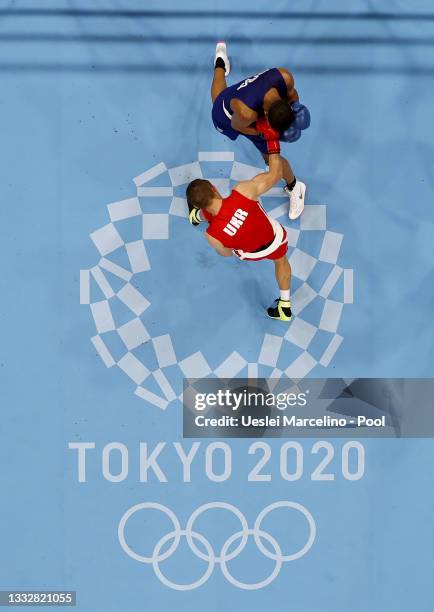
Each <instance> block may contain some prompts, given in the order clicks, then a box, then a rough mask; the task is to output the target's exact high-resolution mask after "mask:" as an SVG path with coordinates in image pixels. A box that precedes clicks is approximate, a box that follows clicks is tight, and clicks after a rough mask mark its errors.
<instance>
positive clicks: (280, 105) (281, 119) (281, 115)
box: [268, 100, 294, 134]
mask: <svg viewBox="0 0 434 612" xmlns="http://www.w3.org/2000/svg"><path fill="white" fill-rule="evenodd" d="M293 121H294V113H293V112H292V109H291V107H290V106H289V104H288V102H285V100H276V102H273V104H272V105H271V106H270V108H269V110H268V122H269V124H270V125H271V127H272V128H274V129H275V130H277V131H278V132H280V133H281V134H282V132H284V131H285V130H287V129H288V128H289V126H290V125H291V123H292V122H293Z"/></svg>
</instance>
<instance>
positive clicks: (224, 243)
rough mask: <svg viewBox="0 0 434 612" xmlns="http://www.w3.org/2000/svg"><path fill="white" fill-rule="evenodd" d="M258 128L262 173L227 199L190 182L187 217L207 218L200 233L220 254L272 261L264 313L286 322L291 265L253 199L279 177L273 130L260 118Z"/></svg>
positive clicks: (273, 224) (282, 236) (277, 229)
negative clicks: (271, 287) (263, 147)
mask: <svg viewBox="0 0 434 612" xmlns="http://www.w3.org/2000/svg"><path fill="white" fill-rule="evenodd" d="M259 127H260V129H261V133H262V134H263V135H264V138H265V140H266V142H267V150H268V155H269V170H268V172H264V173H261V174H258V175H257V176H255V177H254V178H253V179H251V180H250V181H243V182H241V183H238V185H235V187H234V188H233V190H232V192H231V194H230V195H229V197H227V198H223V197H222V196H221V195H220V193H219V192H218V191H217V189H216V188H215V187H214V186H213V185H212V184H211V183H210V182H209V181H207V180H205V179H196V180H194V181H192V182H191V183H190V184H189V185H188V187H187V202H188V208H189V220H190V223H192V225H198V224H199V223H200V222H201V221H207V222H208V228H207V230H206V232H205V237H206V239H207V240H208V242H209V244H210V245H211V246H212V247H213V248H214V249H215V250H216V251H217V253H218V254H219V255H222V256H223V257H231V256H232V255H235V256H236V257H239V258H240V259H244V260H247V261H259V260H261V259H271V260H272V261H274V266H275V274H276V279H277V283H278V285H279V289H280V297H279V298H278V299H277V300H275V302H274V305H273V306H270V308H267V314H268V316H269V317H271V318H273V319H279V320H281V321H290V320H291V302H290V285H291V266H290V264H289V261H288V258H287V257H286V253H287V250H288V240H287V236H286V231H285V229H284V228H283V227H282V225H280V223H278V222H277V221H276V220H275V219H272V218H271V217H269V216H268V215H267V214H266V212H265V211H264V210H263V208H262V206H261V205H260V203H259V202H258V198H259V197H260V196H261V195H262V194H264V193H265V192H266V191H268V190H269V189H271V187H273V186H274V185H275V184H276V183H277V182H278V181H279V180H281V178H282V172H283V168H282V158H281V157H280V146H279V140H278V138H279V133H278V132H276V131H275V130H273V129H272V128H271V127H270V125H269V124H268V121H267V120H266V119H262V120H261V123H260V126H259Z"/></svg>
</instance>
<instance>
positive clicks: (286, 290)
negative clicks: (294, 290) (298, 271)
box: [267, 255, 291, 321]
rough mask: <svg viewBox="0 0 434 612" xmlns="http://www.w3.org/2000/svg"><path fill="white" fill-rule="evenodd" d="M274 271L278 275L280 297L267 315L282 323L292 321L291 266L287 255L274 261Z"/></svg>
mask: <svg viewBox="0 0 434 612" xmlns="http://www.w3.org/2000/svg"><path fill="white" fill-rule="evenodd" d="M274 270H275V274H276V280H277V284H278V285H279V289H280V297H279V298H278V299H277V300H276V301H275V302H274V305H273V306H270V308H267V314H268V316H269V317H271V318H272V319H279V320H280V321H290V320H291V302H290V286H291V265H290V263H289V261H288V258H287V257H286V255H284V256H283V257H280V258H279V259H275V260H274Z"/></svg>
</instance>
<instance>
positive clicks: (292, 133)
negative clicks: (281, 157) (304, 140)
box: [281, 102, 310, 142]
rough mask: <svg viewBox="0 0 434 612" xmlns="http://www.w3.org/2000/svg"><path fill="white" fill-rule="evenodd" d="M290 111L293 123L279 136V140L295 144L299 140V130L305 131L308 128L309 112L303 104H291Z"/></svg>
mask: <svg viewBox="0 0 434 612" xmlns="http://www.w3.org/2000/svg"><path fill="white" fill-rule="evenodd" d="M291 109H292V112H293V113H294V121H293V122H292V124H291V125H290V127H289V128H288V129H287V130H285V131H284V132H283V134H282V136H281V140H284V141H285V142H295V141H296V140H298V139H299V138H300V136H301V130H306V129H307V128H308V127H309V126H310V112H309V110H308V109H307V108H306V106H304V104H300V102H293V103H292V104H291Z"/></svg>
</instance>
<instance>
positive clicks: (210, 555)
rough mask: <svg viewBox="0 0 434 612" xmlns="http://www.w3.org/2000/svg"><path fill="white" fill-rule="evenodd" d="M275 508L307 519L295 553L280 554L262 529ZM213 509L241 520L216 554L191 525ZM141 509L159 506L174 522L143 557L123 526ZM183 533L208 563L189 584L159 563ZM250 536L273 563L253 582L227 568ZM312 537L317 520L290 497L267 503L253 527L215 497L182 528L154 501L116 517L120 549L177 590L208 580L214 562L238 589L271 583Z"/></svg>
mask: <svg viewBox="0 0 434 612" xmlns="http://www.w3.org/2000/svg"><path fill="white" fill-rule="evenodd" d="M278 508H291V509H293V510H298V511H299V512H301V514H302V515H303V516H304V518H305V519H306V521H307V523H308V526H309V537H308V538H307V540H306V543H305V544H304V546H302V548H300V550H298V551H296V552H295V553H292V554H287V555H284V554H282V549H281V548H280V545H279V544H278V542H277V541H276V540H275V538H274V537H273V536H272V535H271V534H269V533H268V532H266V531H264V530H263V529H261V525H262V521H263V520H264V519H265V517H266V516H267V515H268V514H269V513H270V512H272V511H273V510H276V509H278ZM214 509H222V510H228V511H229V512H231V513H232V514H234V515H235V516H236V517H237V518H238V519H239V521H240V524H241V529H240V530H239V531H237V532H236V533H234V534H233V535H231V536H230V537H229V538H228V539H227V540H226V541H225V542H224V544H223V545H222V547H221V550H220V553H219V554H218V555H216V553H215V552H214V549H213V547H212V545H211V544H210V542H209V541H208V540H207V539H206V538H205V536H203V535H202V534H200V533H198V532H197V531H195V530H194V529H193V527H194V523H195V521H196V519H197V518H198V517H199V516H200V515H201V514H202V513H203V512H206V511H207V510H214ZM140 510H159V511H161V512H163V514H165V515H166V516H167V517H168V518H169V519H170V520H171V521H172V524H173V530H172V531H170V532H168V533H167V534H166V535H164V536H162V538H161V539H160V540H159V541H158V542H157V543H156V545H155V546H154V550H153V551H152V556H149V557H145V556H143V555H140V554H139V553H137V552H135V551H134V550H133V549H132V548H131V547H130V546H129V544H127V541H126V538H125V527H126V524H127V522H128V520H129V519H130V518H131V517H132V516H133V514H135V513H136V512H139V511H140ZM182 536H185V538H186V541H187V544H188V546H189V548H190V550H191V551H192V552H193V553H194V554H195V555H196V557H198V558H199V559H202V560H203V561H206V562H207V563H208V567H207V568H206V570H205V572H204V573H203V574H202V576H201V577H200V578H198V580H196V581H195V582H191V583H189V584H178V583H176V582H172V581H171V580H169V579H168V578H167V577H166V576H165V575H164V574H163V572H162V570H161V568H160V563H162V562H163V561H165V560H166V559H167V558H168V557H170V556H171V555H172V554H173V553H174V552H175V551H176V549H177V548H178V546H179V543H180V541H181V537H182ZM249 536H253V538H254V541H255V544H256V546H257V548H258V550H259V551H260V552H261V553H262V554H263V555H264V556H265V557H267V558H268V559H271V560H273V561H274V562H275V566H274V568H273V570H272V572H271V573H270V575H269V576H268V577H266V578H264V580H262V581H260V582H255V583H246V582H241V581H240V580H238V579H236V578H235V577H234V576H232V574H231V573H230V572H229V569H228V566H227V563H228V561H231V560H232V559H234V558H235V557H237V556H238V555H239V554H241V552H242V551H243V550H244V548H245V546H246V544H247V541H248V538H249ZM315 537H316V523H315V520H314V518H313V516H312V514H311V513H310V512H309V510H308V509H307V508H306V507H305V506H303V505H302V504H299V503H297V502H291V501H278V502H274V503H272V504H269V505H268V506H266V507H265V508H264V509H263V510H262V511H261V512H260V513H259V514H258V516H257V518H256V520H255V523H254V526H253V529H251V528H249V525H248V522H247V519H246V518H245V516H244V514H243V513H242V512H241V511H240V510H239V509H238V508H237V507H236V506H233V505H232V504H229V503H226V502H218V501H216V502H210V503H207V504H203V505H202V506H199V507H198V508H197V509H196V510H195V511H194V512H193V513H192V514H191V516H190V518H189V519H188V521H187V525H186V528H185V529H182V528H181V524H180V522H179V520H178V518H177V516H176V515H175V513H174V512H173V511H172V510H170V508H168V507H167V506H164V505H163V504H159V503H157V502H142V503H139V504H136V505H135V506H132V507H131V508H130V509H129V510H127V511H126V512H125V513H124V515H123V516H122V518H121V520H120V521H119V526H118V538H119V543H120V545H121V547H122V549H123V551H124V552H125V553H126V554H127V555H128V556H129V557H131V558H132V559H134V560H135V561H139V562H140V563H146V564H150V565H152V567H153V569H154V573H155V575H156V576H157V578H158V579H159V580H160V582H161V583H162V584H164V585H165V586H167V587H169V588H171V589H175V590H177V591H190V590H193V589H197V588H198V587H200V586H202V585H203V584H205V582H207V580H208V579H209V577H210V576H211V575H212V573H213V571H214V568H215V566H216V565H217V564H219V565H220V567H221V570H222V573H223V575H224V577H225V578H226V580H227V581H228V582H229V583H230V584H232V585H233V586H235V587H238V588H240V589H245V590H256V589H262V588H264V587H266V586H268V585H269V584H271V582H273V581H274V580H275V579H276V578H277V576H278V575H279V573H280V570H281V568H282V564H283V563H286V562H289V561H295V560H297V559H300V558H301V557H303V556H304V555H305V554H306V553H307V552H308V551H309V550H310V548H311V547H312V545H313V543H314V541H315ZM170 540H173V541H172V543H171V544H170V546H169V547H168V548H167V550H166V551H165V552H163V553H162V552H161V551H162V550H163V548H164V546H165V544H166V543H167V542H169V541H170ZM195 540H196V541H199V542H200V543H201V544H202V545H203V547H204V549H205V550H206V553H205V552H203V551H202V550H200V549H199V548H198V547H197V545H196V544H195ZM237 540H240V543H239V544H238V545H237V546H236V547H235V548H234V550H233V551H232V552H228V551H229V549H230V547H231V545H232V544H233V543H234V542H236V541H237ZM263 540H266V541H267V542H268V543H269V544H270V545H271V547H272V549H273V551H270V550H269V549H268V548H267V547H266V546H264V543H263Z"/></svg>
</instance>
